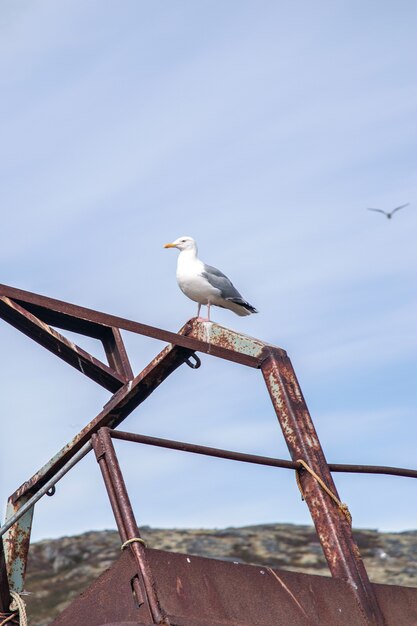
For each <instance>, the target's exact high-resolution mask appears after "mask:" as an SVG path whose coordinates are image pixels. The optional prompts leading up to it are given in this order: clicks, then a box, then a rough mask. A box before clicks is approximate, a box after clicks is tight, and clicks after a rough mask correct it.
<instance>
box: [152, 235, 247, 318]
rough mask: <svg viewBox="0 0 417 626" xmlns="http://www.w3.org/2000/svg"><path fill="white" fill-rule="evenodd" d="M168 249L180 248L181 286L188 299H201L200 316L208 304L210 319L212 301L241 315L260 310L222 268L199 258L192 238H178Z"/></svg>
mask: <svg viewBox="0 0 417 626" xmlns="http://www.w3.org/2000/svg"><path fill="white" fill-rule="evenodd" d="M164 248H177V249H178V250H179V251H180V253H179V255H178V263H177V282H178V286H179V288H180V289H181V291H182V292H183V293H185V295H186V296H188V298H190V299H191V300H194V302H198V309H197V319H199V320H203V318H200V310H201V305H202V304H204V305H207V319H205V320H203V321H207V322H209V321H210V307H211V305H212V304H214V305H215V306H219V307H221V308H223V309H230V310H231V311H233V312H234V313H236V314H237V315H250V314H251V313H257V312H258V311H257V310H256V309H255V307H253V306H252V305H251V304H249V302H246V300H244V299H243V298H242V296H241V295H240V293H239V292H238V290H237V289H236V288H235V287H234V286H233V284H232V283H231V281H230V280H229V279H228V278H227V276H225V275H224V274H223V272H221V271H220V270H218V269H216V268H215V267H212V266H211V265H206V264H205V263H203V261H200V259H199V258H198V257H197V244H196V242H195V241H194V239H193V238H192V237H186V236H183V237H178V239H176V240H175V241H173V242H172V243H167V244H165V246H164Z"/></svg>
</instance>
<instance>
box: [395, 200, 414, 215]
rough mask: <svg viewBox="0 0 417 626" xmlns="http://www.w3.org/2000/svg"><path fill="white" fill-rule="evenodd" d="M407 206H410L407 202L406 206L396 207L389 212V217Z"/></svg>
mask: <svg viewBox="0 0 417 626" xmlns="http://www.w3.org/2000/svg"><path fill="white" fill-rule="evenodd" d="M409 205H410V203H409V202H407V204H402V205H401V206H397V207H396V208H395V209H393V210H392V211H391V215H392V214H393V213H395V212H396V211H399V210H400V209H404V208H405V207H406V206H409Z"/></svg>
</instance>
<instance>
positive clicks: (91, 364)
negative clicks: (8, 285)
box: [0, 296, 128, 393]
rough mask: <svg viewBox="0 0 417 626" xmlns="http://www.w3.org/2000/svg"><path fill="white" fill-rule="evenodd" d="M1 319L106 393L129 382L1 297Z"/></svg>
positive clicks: (31, 315) (21, 308)
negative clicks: (105, 390) (92, 381)
mask: <svg viewBox="0 0 417 626" xmlns="http://www.w3.org/2000/svg"><path fill="white" fill-rule="evenodd" d="M0 317H2V318H3V319H4V320H5V321H6V322H8V323H9V324H11V325H12V326H14V328H17V330H20V331H21V332H22V333H24V334H25V335H26V336H28V337H30V338H31V339H33V340H34V341H36V343H39V344H40V345H41V346H43V347H44V348H46V349H47V350H49V352H52V353H53V354H55V356H57V357H59V358H60V359H62V360H63V361H65V362H66V363H68V364H69V365H72V367H74V368H75V369H76V370H78V371H79V372H81V373H82V374H84V375H85V376H87V377H88V378H91V379H92V380H94V381H95V382H96V383H98V384H99V385H101V386H102V387H104V388H105V389H107V390H108V391H112V392H113V393H114V392H115V391H117V390H118V389H120V387H123V385H124V384H125V383H126V382H127V381H128V378H126V377H124V376H123V375H122V374H120V373H118V372H117V371H116V370H115V369H113V368H111V367H109V366H108V365H106V364H105V363H102V361H99V360H98V359H96V358H95V357H93V356H92V355H91V354H89V353H88V352H86V351H85V350H83V349H82V348H80V347H79V346H77V345H76V344H75V343H73V342H72V341H70V340H69V339H67V338H66V337H64V336H63V335H61V334H60V333H58V332H57V331H56V330H55V329H53V328H51V327H50V326H48V325H47V324H46V323H45V322H43V321H42V320H40V319H38V318H37V317H35V316H34V315H33V314H32V313H30V312H29V311H27V310H26V309H24V308H23V307H21V306H20V305H19V304H17V303H16V302H13V301H12V300H10V299H9V298H6V297H4V296H3V297H0Z"/></svg>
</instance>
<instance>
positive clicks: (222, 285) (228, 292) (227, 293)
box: [202, 263, 243, 301]
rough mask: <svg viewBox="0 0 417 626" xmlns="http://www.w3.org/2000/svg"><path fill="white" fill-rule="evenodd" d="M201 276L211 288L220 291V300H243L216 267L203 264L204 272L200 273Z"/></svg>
mask: <svg viewBox="0 0 417 626" xmlns="http://www.w3.org/2000/svg"><path fill="white" fill-rule="evenodd" d="M202 276H204V278H206V279H207V280H208V282H209V283H210V285H211V286H212V287H215V288H216V289H220V293H221V296H222V298H224V299H225V300H234V299H237V300H242V301H243V298H242V296H241V295H240V293H239V292H238V290H237V289H236V287H234V286H233V284H232V282H231V281H230V280H229V279H228V278H227V276H225V274H223V272H221V271H220V270H218V269H217V268H216V267H212V266H211V265H206V264H205V263H204V271H203V272H202Z"/></svg>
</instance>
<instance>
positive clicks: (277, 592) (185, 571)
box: [52, 550, 417, 626]
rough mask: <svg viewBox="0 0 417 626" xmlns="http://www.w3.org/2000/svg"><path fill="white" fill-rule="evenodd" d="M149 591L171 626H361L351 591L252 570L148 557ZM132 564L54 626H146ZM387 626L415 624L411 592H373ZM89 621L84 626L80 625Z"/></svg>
mask: <svg viewBox="0 0 417 626" xmlns="http://www.w3.org/2000/svg"><path fill="white" fill-rule="evenodd" d="M147 558H148V560H149V564H150V567H151V569H152V572H153V575H154V581H155V591H156V595H157V597H158V601H159V605H160V607H161V612H162V615H163V619H164V622H163V623H165V624H170V626H363V624H364V623H365V622H364V618H363V614H362V611H361V610H360V608H359V606H358V604H357V603H356V600H355V596H354V594H353V593H352V591H351V589H350V587H349V585H348V584H347V583H345V582H343V581H341V580H338V579H336V578H326V577H325V576H312V575H308V574H299V573H295V572H287V571H283V570H278V569H270V568H264V567H255V566H253V565H243V564H237V563H236V564H235V563H230V562H224V561H218V560H214V559H206V558H202V557H195V556H189V555H186V554H174V553H169V552H164V551H159V550H147ZM137 574H138V572H137V568H136V566H135V560H134V558H133V557H132V555H131V554H130V553H129V552H125V553H123V554H122V555H121V556H120V558H119V559H118V561H117V562H116V563H114V564H113V566H112V567H111V568H110V569H108V570H107V571H106V572H104V573H103V574H102V575H101V576H100V577H99V578H98V579H97V580H96V581H95V582H94V583H93V584H92V585H91V586H90V587H89V588H88V589H87V590H86V591H85V592H84V593H83V594H82V595H81V596H80V597H79V598H78V599H76V600H75V601H74V602H73V603H72V604H71V605H70V606H69V607H68V608H67V609H66V610H65V611H64V612H63V613H61V615H60V616H59V617H58V618H56V619H55V620H54V621H53V622H52V625H53V626H75V625H80V626H81V625H84V624H86V625H87V624H88V626H116V624H117V626H133V625H135V626H139V625H142V626H145V625H146V626H150V625H151V624H155V622H154V621H152V615H151V613H150V611H149V610H148V608H147V607H146V605H142V606H141V607H138V606H137V604H136V603H135V598H134V595H133V594H132V580H134V578H135V576H137ZM373 591H374V592H375V595H376V597H377V600H378V602H379V604H380V606H381V609H382V611H383V613H384V616H385V620H386V624H387V626H411V625H412V624H416V623H417V622H416V620H417V589H411V588H406V587H394V586H390V585H373ZM87 617H88V621H85V620H86V618H87Z"/></svg>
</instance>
